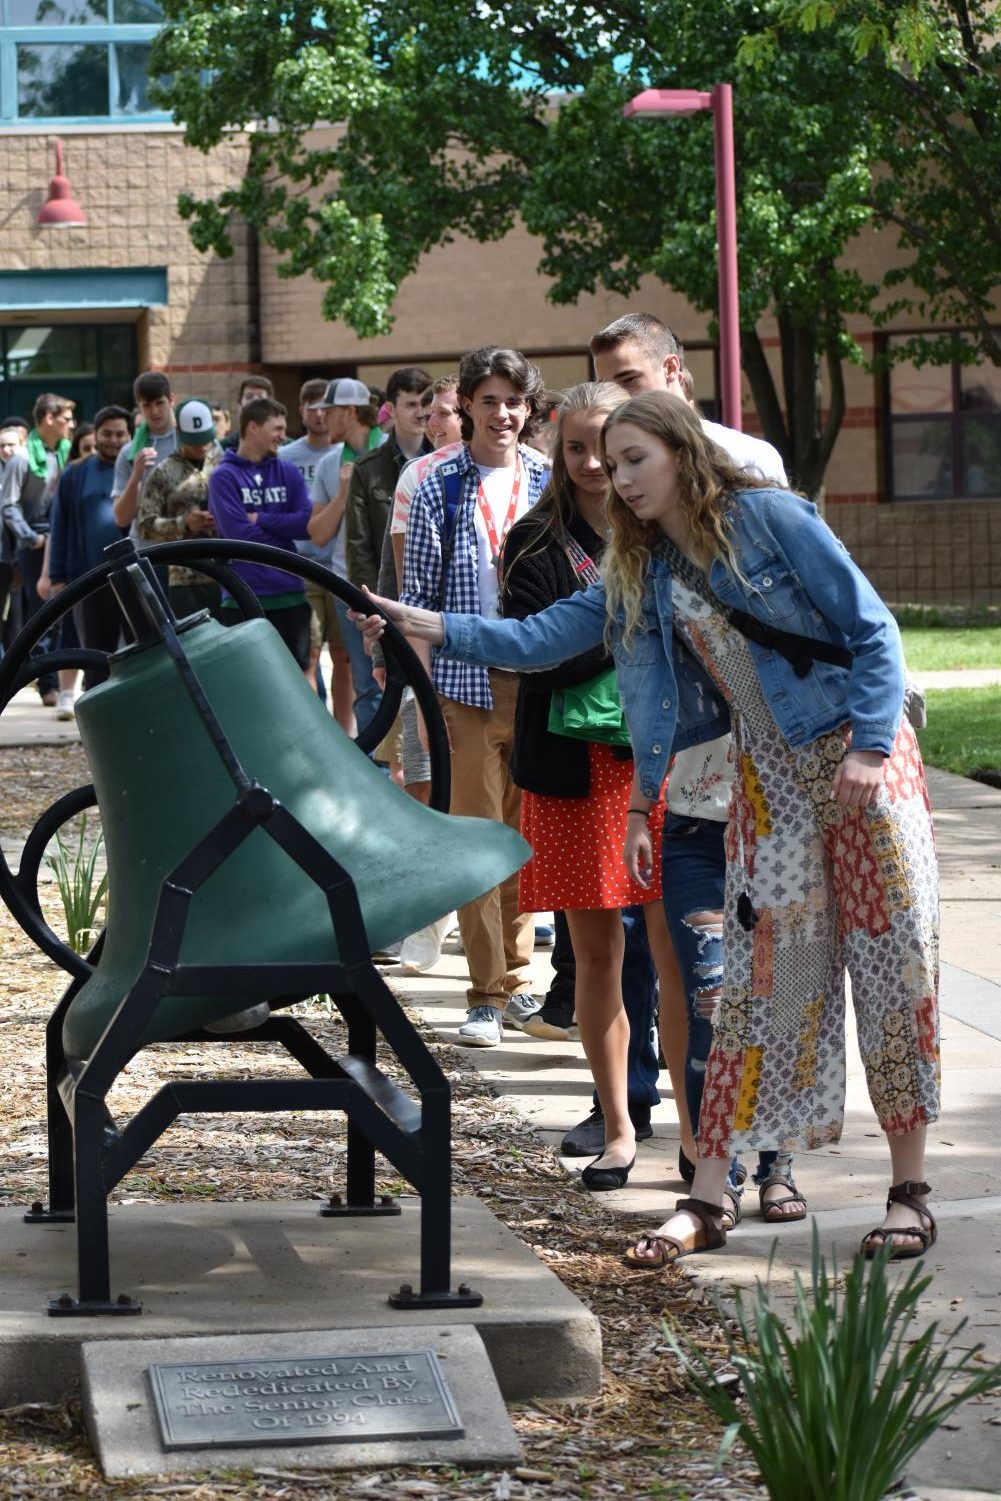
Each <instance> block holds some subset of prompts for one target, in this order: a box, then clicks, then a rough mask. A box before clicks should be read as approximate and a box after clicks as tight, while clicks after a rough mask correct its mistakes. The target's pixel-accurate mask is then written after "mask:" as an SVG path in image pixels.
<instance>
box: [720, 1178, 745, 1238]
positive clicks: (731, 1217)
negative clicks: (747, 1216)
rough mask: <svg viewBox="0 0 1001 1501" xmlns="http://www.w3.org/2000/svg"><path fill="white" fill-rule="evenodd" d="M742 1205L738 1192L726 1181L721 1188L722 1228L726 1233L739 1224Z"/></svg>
mask: <svg viewBox="0 0 1001 1501" xmlns="http://www.w3.org/2000/svg"><path fill="white" fill-rule="evenodd" d="M742 1207H743V1206H742V1204H741V1198H740V1194H739V1193H737V1191H736V1189H733V1188H731V1187H730V1185H729V1183H728V1184H727V1185H726V1187H725V1188H724V1190H723V1229H724V1230H725V1231H726V1233H727V1235H729V1234H730V1231H731V1230H736V1228H737V1226H738V1225H739V1224H740V1215H741V1210H742Z"/></svg>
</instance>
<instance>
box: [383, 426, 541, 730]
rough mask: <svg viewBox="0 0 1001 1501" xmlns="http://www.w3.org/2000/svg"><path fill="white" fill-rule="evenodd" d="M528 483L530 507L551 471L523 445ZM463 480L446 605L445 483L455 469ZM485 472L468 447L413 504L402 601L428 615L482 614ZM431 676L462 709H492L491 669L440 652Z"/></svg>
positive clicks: (427, 482) (434, 475)
mask: <svg viewBox="0 0 1001 1501" xmlns="http://www.w3.org/2000/svg"><path fill="white" fill-rule="evenodd" d="M518 453H519V455H520V457H521V464H522V476H523V479H522V483H523V484H524V485H525V487H526V493H527V500H528V505H529V506H534V505H535V503H536V501H537V500H538V499H539V496H540V495H541V494H542V492H543V490H544V489H545V487H546V484H547V482H548V480H549V469H548V468H547V467H546V465H545V464H544V463H543V461H542V458H541V456H540V455H539V454H537V453H536V452H535V451H534V450H533V449H530V448H523V447H520V446H519V449H518ZM453 466H454V469H455V470H457V471H458V472H459V473H460V474H461V475H462V494H461V498H460V500H459V504H458V507H457V509H456V512H455V529H454V532H453V534H452V535H453V545H452V552H451V557H450V558H449V563H448V570H447V575H446V579H445V596H444V604H443V602H442V590H441V558H442V531H443V528H444V525H445V480H444V473H445V472H446V471H448V470H449V469H452V468H453ZM479 480H480V476H479V470H478V469H477V467H476V464H475V462H474V460H473V457H472V455H471V454H470V452H469V448H468V446H467V445H466V444H463V446H462V449H461V451H460V452H459V453H458V454H457V455H456V457H455V459H453V460H451V461H450V462H449V463H445V464H442V465H441V466H440V467H439V468H438V469H435V470H433V471H432V472H431V473H430V474H429V475H427V476H426V478H425V479H424V480H422V481H421V483H420V484H419V485H418V487H417V489H416V490H415V491H414V497H413V500H412V501H411V503H410V514H409V516H408V517H407V536H406V543H405V546H404V551H403V588H402V590H401V591H400V600H401V602H402V603H403V604H405V605H417V606H419V607H420V608H421V609H424V610H440V609H442V608H444V609H446V610H450V611H454V612H455V613H456V614H459V615H480V614H482V611H481V609H480V591H479V584H478V580H477V545H476V529H475V517H476V496H477V491H478V489H479ZM431 677H432V681H433V682H434V685H435V687H436V688H437V690H438V692H439V693H441V694H443V695H444V697H445V698H452V699H455V700H456V701H457V702H458V703H460V704H471V705H472V707H473V708H475V709H492V708H493V706H494V701H493V695H492V694H491V692H490V677H489V674H488V672H487V669H486V668H485V667H473V666H472V665H470V664H469V663H468V662H451V661H448V660H447V659H446V658H444V657H439V656H438V655H437V653H436V654H435V656H434V659H433V661H432V668H431Z"/></svg>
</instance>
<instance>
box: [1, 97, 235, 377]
mask: <svg viewBox="0 0 1001 1501" xmlns="http://www.w3.org/2000/svg"><path fill="white" fill-rule="evenodd" d="M55 135H56V133H55V132H53V134H52V135H49V134H43V133H41V132H27V131H25V132H19V131H16V130H15V131H10V130H5V131H4V133H3V146H4V163H5V169H6V170H5V171H4V173H3V174H0V267H2V268H3V269H4V270H7V271H41V270H56V271H57V270H66V271H80V270H84V269H91V268H94V269H106V268H108V267H111V268H114V267H122V268H151V267H166V270H167V284H168V300H167V302H166V304H164V305H158V306H154V307H150V308H147V309H144V310H140V309H135V310H131V311H130V310H115V315H114V316H115V318H116V319H117V320H119V321H122V322H129V321H133V322H135V323H136V325H137V332H138V349H139V363H140V365H141V366H155V367H165V368H169V369H170V371H171V373H172V375H174V377H175V380H176V384H177V387H178V391H179V394H180V392H181V391H182V390H183V391H184V393H185V394H187V392H188V391H189V390H192V391H197V393H198V394H199V395H203V396H205V397H207V398H208V399H210V400H225V401H227V402H229V401H231V400H232V399H233V398H234V397H235V388H236V386H237V385H238V383H239V379H240V377H241V376H242V375H243V374H245V373H246V372H247V371H248V370H251V369H255V368H259V366H258V365H257V364H256V360H257V358H258V355H259V342H258V329H257V313H258V308H257V297H256V278H257V261H256V243H255V242H254V241H252V240H251V239H250V237H249V236H248V233H247V230H246V228H245V226H243V225H242V224H239V225H237V226H236V227H235V229H234V236H233V238H234V255H233V257H232V259H230V260H225V261H224V260H220V259H218V258H217V257H216V256H214V255H203V254H201V253H200V252H199V251H197V250H196V249H195V248H194V246H193V245H192V243H191V238H190V236H189V234H188V228H187V225H186V224H185V223H184V222H183V221H182V220H181V219H180V217H179V216H178V214H177V208H176V204H177V196H178V194H179V193H180V192H182V191H184V190H188V191H190V192H193V193H195V194H196V195H198V196H202V195H204V194H210V193H216V192H218V191H220V189H221V188H223V187H224V186H226V185H227V184H228V183H230V182H232V181H234V180H238V179H239V177H240V176H241V174H242V172H243V169H244V163H245V161H246V156H247V149H248V148H247V143H246V140H245V139H242V138H233V139H232V140H228V141H226V142H225V143H224V144H223V145H221V146H220V147H219V148H218V149H217V150H215V151H213V152H212V153H211V154H210V155H209V156H202V155H201V153H199V152H195V151H191V150H188V149H187V148H186V147H185V146H184V144H183V140H182V137H181V134H180V132H179V131H177V130H174V129H156V128H153V127H148V128H146V129H144V130H128V131H126V130H102V129H98V128H95V129H93V130H67V131H65V132H60V133H59V135H60V138H61V139H62V140H63V146H64V158H65V163H64V165H65V171H66V175H67V176H68V177H69V179H70V181H71V183H72V185H73V191H74V194H75V196H76V198H77V200H78V201H79V202H80V204H81V205H82V206H83V208H84V210H85V212H86V215H87V223H86V225H82V226H67V227H63V226H59V227H53V226H40V225H38V224H37V223H36V220H37V217H38V212H39V209H40V208H41V207H42V204H43V203H44V202H45V199H46V196H47V192H48V183H49V178H50V177H51V175H52V173H53V171H54V165H53V164H54V141H55ZM89 316H90V310H88V309H80V310H79V311H76V310H74V311H66V312H61V313H59V314H58V315H55V314H50V313H49V312H48V311H41V312H39V313H37V314H32V313H31V310H30V309H26V310H23V311H22V310H18V311H17V312H16V313H11V312H0V322H2V323H4V324H5V325H7V326H15V325H17V324H21V325H23V324H25V323H28V322H31V321H35V322H42V323H45V322H52V321H64V322H66V321H70V320H71V319H72V320H73V321H77V322H81V321H83V322H85V321H87V319H88V317H89ZM95 316H100V317H102V318H106V317H108V316H109V315H108V314H106V313H104V312H101V311H100V310H98V312H97V314H95Z"/></svg>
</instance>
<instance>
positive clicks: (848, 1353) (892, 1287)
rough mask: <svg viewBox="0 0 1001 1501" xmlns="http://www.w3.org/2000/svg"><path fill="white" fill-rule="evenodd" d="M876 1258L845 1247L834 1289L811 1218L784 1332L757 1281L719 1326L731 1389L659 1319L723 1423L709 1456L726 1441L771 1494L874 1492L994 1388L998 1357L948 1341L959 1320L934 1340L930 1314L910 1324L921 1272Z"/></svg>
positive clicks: (813, 1497) (809, 1500) (1000, 1372)
mask: <svg viewBox="0 0 1001 1501" xmlns="http://www.w3.org/2000/svg"><path fill="white" fill-rule="evenodd" d="M887 1256H888V1253H887V1252H886V1251H883V1252H880V1254H879V1255H878V1256H877V1257H875V1258H874V1259H873V1260H872V1261H870V1262H866V1261H865V1260H864V1259H863V1257H861V1256H856V1258H855V1260H854V1261H853V1263H852V1265H851V1267H850V1268H849V1270H848V1272H847V1273H846V1275H845V1278H844V1286H843V1288H842V1287H840V1286H839V1279H838V1277H837V1268H836V1266H835V1267H834V1269H833V1271H832V1274H831V1275H828V1271H827V1266H826V1264H825V1261H824V1258H823V1257H822V1256H821V1254H820V1244H819V1239H818V1235H817V1230H816V1227H814V1234H813V1253H812V1257H811V1271H810V1279H809V1282H808V1283H804V1281H803V1279H802V1278H801V1277H800V1275H799V1273H796V1275H795V1283H794V1285H795V1293H794V1307H793V1313H792V1319H791V1327H788V1328H787V1325H786V1320H785V1319H784V1318H783V1317H782V1315H781V1314H780V1313H779V1312H778V1311H777V1310H776V1308H775V1307H773V1305H772V1299H771V1294H770V1292H769V1289H768V1286H767V1284H766V1283H762V1282H761V1281H760V1280H759V1281H758V1282H757V1284H756V1288H755V1292H754V1294H753V1296H751V1297H750V1298H749V1299H745V1298H744V1297H743V1296H742V1295H741V1294H740V1293H737V1295H736V1310H737V1311H736V1333H731V1334H729V1335H728V1341H729V1347H730V1348H729V1359H730V1362H731V1364H732V1365H733V1368H734V1369H735V1370H736V1372H737V1373H738V1375H739V1377H740V1384H739V1388H737V1389H736V1390H733V1389H732V1388H733V1387H735V1385H736V1384H735V1383H731V1384H730V1385H727V1384H726V1383H721V1381H720V1377H719V1372H718V1370H717V1368H716V1366H715V1365H714V1364H713V1363H712V1362H711V1361H710V1360H709V1359H708V1357H707V1356H706V1355H705V1354H704V1353H703V1352H702V1351H701V1350H699V1349H698V1347H697V1346H695V1345H693V1344H691V1343H688V1342H682V1341H681V1340H679V1339H678V1338H677V1337H676V1336H675V1335H674V1333H673V1332H672V1331H671V1329H670V1328H668V1327H667V1326H665V1330H664V1332H665V1336H666V1338H667V1340H668V1342H669V1343H670V1345H671V1347H672V1348H673V1349H674V1351H675V1352H676V1354H677V1355H678V1356H679V1357H680V1359H681V1361H682V1363H683V1365H684V1367H685V1370H686V1372H687V1374H688V1376H689V1378H690V1379H691V1381H692V1384H693V1385H694V1387H695V1388H696V1390H697V1391H698V1392H699V1393H700V1395H701V1396H702V1398H703V1399H704V1400H705V1402H706V1403H707V1404H708V1405H709V1407H710V1408H711V1409H712V1410H713V1412H714V1413H715V1414H716V1416H717V1417H718V1418H720V1419H721V1420H722V1421H723V1422H724V1423H725V1424H726V1433H725V1435H724V1439H723V1445H722V1448H721V1457H725V1455H726V1453H727V1452H728V1451H729V1449H730V1448H731V1447H732V1445H733V1444H734V1443H735V1441H736V1440H737V1439H738V1438H739V1439H740V1440H741V1441H742V1442H743V1443H744V1444H745V1445H746V1446H747V1448H748V1449H749V1450H750V1452H751V1454H752V1455H753V1457H754V1460H755V1462H756V1463H757V1465H758V1469H759V1470H760V1472H761V1479H762V1481H763V1483H764V1486H765V1489H766V1490H767V1492H768V1495H769V1496H770V1497H771V1498H772V1501H884V1498H885V1497H887V1496H888V1495H889V1494H890V1493H891V1491H892V1489H893V1487H894V1485H895V1484H896V1483H897V1482H898V1481H899V1480H900V1478H901V1476H902V1474H903V1472H904V1468H905V1466H906V1464H907V1462H908V1460H910V1459H911V1458H912V1457H913V1456H914V1454H915V1453H916V1452H917V1451H918V1449H920V1448H921V1446H922V1444H924V1443H925V1441H926V1440H927V1439H929V1438H930V1437H931V1435H932V1434H933V1433H934V1432H935V1430H936V1429H937V1428H939V1427H940V1426H941V1424H942V1423H944V1422H945V1421H946V1420H947V1419H948V1418H949V1417H950V1416H951V1414H952V1413H954V1412H955V1411H956V1409H957V1407H960V1406H962V1404H963V1403H964V1402H967V1401H969V1399H970V1398H971V1397H975V1396H978V1395H979V1394H980V1393H982V1392H986V1391H988V1390H990V1389H991V1388H993V1387H997V1386H999V1385H1001V1365H987V1364H984V1363H983V1357H982V1354H981V1350H982V1347H981V1346H980V1345H975V1346H973V1347H972V1348H966V1349H962V1350H959V1349H957V1343H956V1342H957V1336H958V1335H959V1334H960V1332H961V1331H962V1329H963V1328H964V1326H965V1323H966V1321H965V1319H964V1320H963V1321H962V1323H960V1324H958V1325H957V1326H956V1328H955V1329H953V1330H952V1331H951V1332H950V1333H949V1334H947V1335H941V1336H940V1334H939V1326H938V1324H937V1323H936V1322H933V1323H930V1324H925V1325H924V1326H922V1325H921V1324H920V1323H919V1322H918V1305H919V1304H920V1301H921V1298H922V1296H923V1295H924V1293H925V1292H926V1291H927V1288H928V1286H929V1284H930V1283H931V1280H932V1279H931V1277H930V1276H929V1275H928V1274H927V1273H925V1272H923V1271H922V1270H921V1268H920V1266H914V1267H912V1268H911V1270H910V1271H909V1273H908V1274H907V1275H906V1276H905V1277H903V1279H902V1280H900V1281H896V1282H894V1281H892V1280H891V1274H890V1272H889V1270H888V1266H887Z"/></svg>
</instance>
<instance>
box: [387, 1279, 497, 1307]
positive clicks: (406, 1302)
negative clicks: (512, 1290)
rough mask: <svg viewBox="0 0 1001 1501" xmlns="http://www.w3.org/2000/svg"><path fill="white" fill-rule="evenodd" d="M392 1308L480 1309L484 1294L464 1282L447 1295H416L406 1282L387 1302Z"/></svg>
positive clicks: (391, 1294)
mask: <svg viewBox="0 0 1001 1501" xmlns="http://www.w3.org/2000/svg"><path fill="white" fill-rule="evenodd" d="M386 1301H387V1302H388V1304H389V1306H390V1308H401V1309H404V1310H406V1309H408V1308H409V1309H412V1310H414V1311H415V1312H416V1310H418V1309H421V1308H480V1307H482V1305H483V1294H482V1293H477V1292H474V1291H473V1289H472V1288H471V1287H467V1286H466V1284H465V1283H464V1282H462V1283H460V1284H459V1286H458V1287H457V1288H456V1290H455V1292H454V1293H453V1292H447V1293H415V1292H414V1290H413V1288H412V1287H411V1286H410V1283H409V1282H404V1284H403V1286H402V1287H401V1288H400V1290H399V1292H398V1293H390V1295H389V1297H388V1298H387V1300H386Z"/></svg>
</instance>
